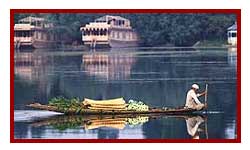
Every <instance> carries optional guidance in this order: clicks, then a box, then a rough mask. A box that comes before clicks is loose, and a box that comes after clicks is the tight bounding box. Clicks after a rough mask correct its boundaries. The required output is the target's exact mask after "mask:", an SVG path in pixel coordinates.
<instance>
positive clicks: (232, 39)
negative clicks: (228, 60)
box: [227, 23, 237, 46]
mask: <svg viewBox="0 0 250 150" xmlns="http://www.w3.org/2000/svg"><path fill="white" fill-rule="evenodd" d="M227 42H228V44H230V45H232V46H235V45H237V24H236V23H235V24H234V25H232V26H231V27H229V28H227Z"/></svg>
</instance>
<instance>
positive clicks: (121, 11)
mask: <svg viewBox="0 0 250 150" xmlns="http://www.w3.org/2000/svg"><path fill="white" fill-rule="evenodd" d="M15 13H224V14H228V13H231V14H236V16H237V27H238V28H237V33H238V36H237V41H238V42H237V43H238V44H237V101H238V103H237V137H236V139H199V140H193V139H15V138H14V44H13V43H14V14H15ZM10 142H11V143H240V142H241V9H11V10H10Z"/></svg>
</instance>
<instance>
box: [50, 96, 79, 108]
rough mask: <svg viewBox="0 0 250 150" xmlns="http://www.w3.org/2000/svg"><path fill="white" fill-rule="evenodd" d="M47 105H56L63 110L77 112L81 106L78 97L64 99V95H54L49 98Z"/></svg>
mask: <svg viewBox="0 0 250 150" xmlns="http://www.w3.org/2000/svg"><path fill="white" fill-rule="evenodd" d="M49 105H50V106H56V107H57V108H59V109H61V110H62V111H64V112H66V111H70V110H72V111H75V112H78V111H80V110H81V108H82V106H81V102H80V99H79V98H71V99H66V98H64V97H54V98H52V99H50V100H49Z"/></svg>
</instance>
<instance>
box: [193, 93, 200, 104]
mask: <svg viewBox="0 0 250 150" xmlns="http://www.w3.org/2000/svg"><path fill="white" fill-rule="evenodd" d="M191 96H192V98H193V99H194V101H195V103H196V104H201V102H200V101H199V99H198V98H197V94H195V93H192V94H191Z"/></svg>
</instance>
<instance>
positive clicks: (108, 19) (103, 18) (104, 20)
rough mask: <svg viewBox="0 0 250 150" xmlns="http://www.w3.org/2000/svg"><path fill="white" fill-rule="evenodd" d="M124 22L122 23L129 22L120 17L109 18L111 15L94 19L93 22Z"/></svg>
mask: <svg viewBox="0 0 250 150" xmlns="http://www.w3.org/2000/svg"><path fill="white" fill-rule="evenodd" d="M114 19H115V20H124V21H129V20H128V19H126V18H123V17H121V16H111V15H106V16H103V17H100V18H97V19H95V22H108V21H110V20H114Z"/></svg>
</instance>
